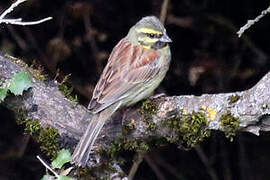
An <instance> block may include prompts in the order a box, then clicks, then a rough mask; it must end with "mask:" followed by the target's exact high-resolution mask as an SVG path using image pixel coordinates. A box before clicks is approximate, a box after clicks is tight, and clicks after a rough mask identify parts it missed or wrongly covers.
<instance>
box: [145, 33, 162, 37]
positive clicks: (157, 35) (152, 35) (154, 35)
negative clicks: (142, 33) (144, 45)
mask: <svg viewBox="0 0 270 180" xmlns="http://www.w3.org/2000/svg"><path fill="white" fill-rule="evenodd" d="M146 35H147V36H148V37H150V38H161V36H162V34H153V33H146Z"/></svg>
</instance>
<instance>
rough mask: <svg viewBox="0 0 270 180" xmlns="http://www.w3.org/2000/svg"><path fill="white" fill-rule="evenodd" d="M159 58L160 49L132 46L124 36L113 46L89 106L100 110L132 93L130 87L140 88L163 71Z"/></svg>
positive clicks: (133, 88) (96, 110)
mask: <svg viewBox="0 0 270 180" xmlns="http://www.w3.org/2000/svg"><path fill="white" fill-rule="evenodd" d="M159 57H160V53H159V52H157V51H154V50H147V49H143V48H141V47H139V46H137V45H132V44H131V43H130V42H129V41H128V40H127V39H126V38H123V39H122V40H121V41H120V42H119V43H118V44H117V45H116V47H115V48H114V49H113V51H112V53H111V55H110V57H109V60H108V63H107V65H106V67H105V68H104V70H103V73H102V75H101V77H100V79H99V81H98V83H97V85H96V87H95V90H94V93H93V97H92V100H91V102H90V104H89V106H88V108H89V109H91V110H92V111H93V112H94V113H97V112H100V111H102V110H103V109H105V108H106V107H108V106H110V105H111V104H113V103H116V102H118V101H120V100H122V99H123V98H125V97H126V96H128V93H127V92H129V91H130V90H135V92H136V90H139V88H140V87H141V85H142V83H146V82H147V81H148V80H150V79H152V78H153V77H154V76H155V75H156V74H157V73H159V70H160V68H159V66H158V65H157V61H158V59H159Z"/></svg>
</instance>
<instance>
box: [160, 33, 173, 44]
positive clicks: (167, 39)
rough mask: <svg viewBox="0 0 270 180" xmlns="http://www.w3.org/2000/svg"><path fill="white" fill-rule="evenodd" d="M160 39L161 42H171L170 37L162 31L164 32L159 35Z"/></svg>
mask: <svg viewBox="0 0 270 180" xmlns="http://www.w3.org/2000/svg"><path fill="white" fill-rule="evenodd" d="M160 41H161V42H166V43H170V42H172V40H171V38H169V36H168V35H167V34H166V33H164V34H163V35H162V36H161V38H160Z"/></svg>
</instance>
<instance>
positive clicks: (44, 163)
mask: <svg viewBox="0 0 270 180" xmlns="http://www.w3.org/2000/svg"><path fill="white" fill-rule="evenodd" d="M37 158H38V160H39V161H40V162H41V163H42V164H43V166H45V167H46V168H47V169H48V170H50V171H51V172H52V173H53V174H54V176H55V177H57V178H59V175H58V174H57V173H56V172H55V171H54V170H53V169H52V168H51V167H50V166H49V165H48V164H47V163H46V162H45V161H44V160H43V159H41V157H39V156H37Z"/></svg>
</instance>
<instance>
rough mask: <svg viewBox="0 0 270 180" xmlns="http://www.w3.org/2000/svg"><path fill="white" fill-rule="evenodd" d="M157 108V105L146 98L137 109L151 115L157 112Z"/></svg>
mask: <svg viewBox="0 0 270 180" xmlns="http://www.w3.org/2000/svg"><path fill="white" fill-rule="evenodd" d="M157 110H158V108H157V105H156V104H154V103H152V102H151V101H150V100H148V99H147V100H145V101H144V102H143V103H142V106H141V108H140V110H139V111H140V113H142V114H143V115H147V116H150V117H152V115H154V114H156V113H157Z"/></svg>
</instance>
